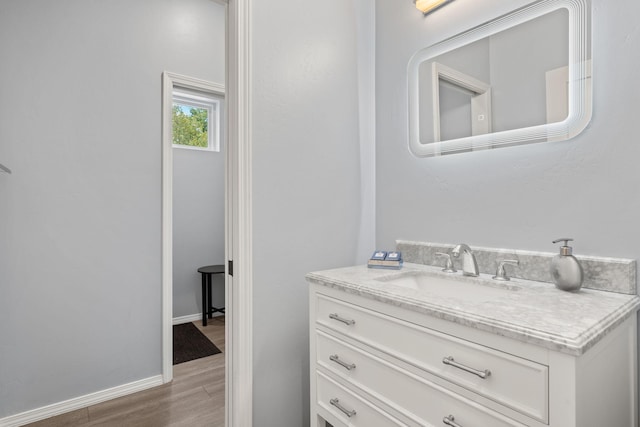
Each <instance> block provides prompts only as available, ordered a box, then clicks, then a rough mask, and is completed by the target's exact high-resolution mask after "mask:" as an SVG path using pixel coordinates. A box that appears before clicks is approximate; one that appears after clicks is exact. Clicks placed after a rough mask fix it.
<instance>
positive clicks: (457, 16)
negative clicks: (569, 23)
mask: <svg viewBox="0 0 640 427" xmlns="http://www.w3.org/2000/svg"><path fill="white" fill-rule="evenodd" d="M520 3H522V2H514V1H506V0H504V1H492V2H489V3H486V4H485V3H484V2H483V4H482V5H480V4H477V5H474V4H472V3H471V4H470V3H467V2H453V3H451V4H449V5H448V6H446V7H445V8H443V9H441V10H440V11H439V12H437V13H435V14H433V15H431V16H429V17H428V18H426V19H424V18H422V16H421V15H420V14H419V13H418V14H417V15H416V14H415V11H412V10H409V9H411V8H402V10H400V9H401V8H398V7H397V3H396V2H395V1H393V0H377V2H376V5H377V8H378V21H377V37H378V39H377V41H378V45H377V46H378V49H377V51H376V55H377V60H378V61H377V67H376V72H377V87H376V88H377V107H378V115H379V116H384V117H386V118H387V119H386V120H384V121H379V122H378V126H377V150H378V152H377V158H378V163H377V171H378V175H377V176H378V183H384V182H386V181H388V180H389V179H390V178H391V177H393V178H395V179H396V180H397V181H399V182H400V183H401V184H400V185H397V186H394V187H391V186H385V185H382V184H380V185H378V188H377V199H378V209H377V215H378V223H377V224H378V225H377V233H378V234H377V235H378V243H379V244H380V245H385V244H386V245H390V244H392V242H393V241H394V240H395V239H398V238H401V239H416V240H426V241H431V242H446V243H457V242H467V243H469V244H470V245H471V246H472V247H473V245H478V246H487V247H497V248H518V249H530V250H543V251H555V248H554V245H552V244H551V240H552V239H553V238H556V237H561V236H565V235H566V236H570V237H574V238H575V239H576V241H575V242H574V243H575V246H574V252H575V253H577V254H585V255H601V256H613V257H628V258H635V259H638V258H640V249H639V247H638V244H637V242H638V240H639V238H640V227H638V218H640V198H639V197H638V180H639V179H640V173H639V172H638V167H637V162H638V158H639V156H640V145H639V144H638V143H637V139H638V136H637V134H638V126H637V117H638V115H639V114H640V106H639V105H638V99H640V86H639V85H637V83H636V81H637V77H636V75H637V72H636V71H634V70H637V69H639V68H640V56H638V55H637V52H638V50H639V49H640V33H639V32H638V24H637V22H636V21H637V20H636V18H635V17H636V16H637V15H638V13H640V3H639V2H637V1H635V0H621V1H619V2H616V5H615V7H611V2H605V1H604V0H594V11H593V58H594V60H593V67H594V70H593V76H594V77H593V83H594V110H593V118H592V120H591V123H590V125H589V126H588V127H587V129H585V130H584V131H583V133H582V134H580V135H579V136H577V137H576V138H574V139H572V140H569V141H565V142H553V143H545V144H533V145H528V146H521V147H514V148H505V149H499V150H490V151H483V152H474V153H466V154H459V155H451V156H443V157H441V158H429V159H418V158H415V157H413V156H412V155H411V154H410V153H409V152H408V150H407V142H406V141H407V132H406V128H407V126H406V123H407V117H406V111H407V109H406V102H407V99H406V97H407V96H406V93H405V92H406V90H405V88H406V72H405V65H406V64H407V62H408V60H409V58H410V56H411V54H412V52H413V51H415V50H417V49H419V48H421V47H423V45H424V44H429V43H432V42H436V41H437V40H439V39H440V38H443V37H447V36H449V35H451V34H453V33H456V32H459V31H460V30H462V29H464V27H473V26H475V25H477V24H479V23H481V22H482V21H483V20H486V19H487V17H486V16H484V15H485V14H488V13H495V14H496V15H500V14H502V13H504V12H505V11H507V10H508V9H509V8H511V7H517V6H518V4H520ZM446 24H452V25H451V27H447V26H446ZM392 113H393V114H392ZM399 188H400V189H399Z"/></svg>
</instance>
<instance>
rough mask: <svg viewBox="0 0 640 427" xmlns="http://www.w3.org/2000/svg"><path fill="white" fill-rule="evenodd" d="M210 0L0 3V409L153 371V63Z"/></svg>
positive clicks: (191, 56) (209, 27) (181, 69)
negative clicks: (2, 169) (0, 169)
mask: <svg viewBox="0 0 640 427" xmlns="http://www.w3.org/2000/svg"><path fill="white" fill-rule="evenodd" d="M220 7H221V6H220V5H219V4H216V3H215V2H212V1H210V0H156V1H154V2H152V3H151V2H148V1H130V0H113V1H109V2H86V1H83V0H61V1H56V2H50V1H47V0H28V1H24V0H4V1H2V2H0V58H2V60H1V61H0V159H2V160H1V162H2V163H3V164H6V165H7V166H9V167H10V168H11V169H13V172H14V173H13V174H12V175H1V176H0V289H1V290H2V295H1V297H0V384H1V386H0V418H2V417H5V416H8V415H11V414H16V413H20V412H23V411H26V410H29V409H34V408H37V407H41V406H44V405H47V404H50V403H55V402H59V401H63V400H66V399H70V398H73V397H77V396H81V395H85V394H88V393H91V392H95V391H100V390H104V389H107V388H110V387H114V386H118V385H122V384H125V383H129V382H132V381H135V380H140V379H143V378H148V377H151V376H154V375H159V374H160V373H161V347H160V341H161V329H160V324H161V322H160V320H161V307H160V299H161V280H160V279H161V277H160V272H161V270H160V268H161V265H160V264H161V239H160V235H161V234H160V233H161V215H160V209H161V187H160V183H161V138H160V132H161V128H160V118H161V75H162V72H163V71H164V70H170V71H173V72H176V73H181V74H187V75H192V76H195V77H200V78H204V77H205V76H210V75H214V76H215V77H214V79H215V80H216V81H223V79H224V75H216V74H215V73H216V70H215V69H214V68H213V67H214V63H213V62H212V61H211V55H207V54H203V52H202V49H200V45H199V42H200V40H203V39H207V38H209V39H210V38H211V37H213V35H214V32H213V27H214V24H213V20H212V18H210V17H211V16H212V14H214V13H215V11H216V10H219V8H220Z"/></svg>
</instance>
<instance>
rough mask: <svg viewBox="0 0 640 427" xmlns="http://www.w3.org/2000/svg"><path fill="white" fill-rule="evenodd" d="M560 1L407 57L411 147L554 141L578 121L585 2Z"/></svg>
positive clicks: (454, 148) (586, 62) (585, 97)
mask: <svg viewBox="0 0 640 427" xmlns="http://www.w3.org/2000/svg"><path fill="white" fill-rule="evenodd" d="M562 3H564V2H563V1H561V0H558V1H544V2H540V4H538V7H530V8H526V9H524V10H520V11H516V12H514V14H513V16H511V15H507V16H506V17H501V18H498V19H497V20H496V21H492V22H490V23H488V24H485V25H484V26H481V27H478V28H476V29H473V30H471V31H470V32H468V33H465V34H462V35H460V36H458V37H454V38H453V39H450V40H447V41H445V42H443V43H440V44H438V45H435V46H432V47H429V48H427V49H424V50H422V51H420V52H418V53H417V54H416V55H415V56H414V58H412V61H411V63H410V64H409V90H410V92H409V98H410V122H411V123H410V138H411V141H410V146H411V149H412V151H413V152H414V154H416V155H419V156H429V155H438V154H446V153H447V152H460V151H470V150H475V149H485V148H496V147H497V146H500V145H514V144H521V143H529V142H542V141H551V140H562V139H567V138H570V137H572V136H574V135H575V134H577V133H579V131H581V130H582V128H584V126H586V122H588V118H589V117H590V111H591V105H590V102H591V101H590V100H591V92H590V87H591V81H590V78H591V74H590V66H591V62H590V46H588V43H586V42H585V41H588V37H586V33H585V31H584V29H585V28H587V27H586V22H585V21H584V19H583V18H584V17H585V16H586V12H584V11H585V10H586V9H572V8H567V7H560V6H562ZM578 3H579V2H578ZM581 11H582V12H581ZM576 28H579V29H580V31H577V30H576ZM576 47H577V48H578V49H576ZM587 80H588V81H587ZM445 142H446V143H445ZM449 142H451V143H449Z"/></svg>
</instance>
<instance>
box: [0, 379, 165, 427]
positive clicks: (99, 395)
mask: <svg viewBox="0 0 640 427" xmlns="http://www.w3.org/2000/svg"><path fill="white" fill-rule="evenodd" d="M159 385H162V375H156V376H153V377H149V378H145V379H143V380H139V381H134V382H131V383H128V384H123V385H119V386H117V387H113V388H109V389H106V390H102V391H97V392H95V393H91V394H87V395H84V396H80V397H75V398H73V399H69V400H65V401H62V402H58V403H53V404H51V405H47V406H43V407H41V408H36V409H32V410H30V411H26V412H22V413H20V414H16V415H10V416H8V417H5V418H1V419H0V427H20V426H23V425H25V424H29V423H33V422H36V421H41V420H44V419H46V418H51V417H55V416H56V415H61V414H65V413H67V412H71V411H75V410H77V409H82V408H86V407H88V406H92V405H96V404H98V403H102V402H106V401H107V400H111V399H115V398H118V397H122V396H126V395H129V394H132V393H136V392H138V391H142V390H146V389H149V388H152V387H156V386H159Z"/></svg>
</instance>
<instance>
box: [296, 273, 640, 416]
mask: <svg viewBox="0 0 640 427" xmlns="http://www.w3.org/2000/svg"><path fill="white" fill-rule="evenodd" d="M309 281H310V305H309V309H310V368H311V369H310V371H311V376H310V386H311V387H310V394H311V425H312V426H313V427H316V426H317V427H325V421H326V422H328V423H330V424H331V425H333V426H334V427H346V426H362V427H365V426H366V427H377V426H453V427H515V426H535V427H542V426H552V427H572V426H573V427H637V400H638V398H637V385H636V376H637V370H636V364H637V357H636V314H635V311H633V313H632V314H630V315H629V316H627V317H626V318H625V319H624V320H623V321H621V322H619V324H618V325H616V326H615V328H613V330H611V331H609V332H608V333H607V334H606V335H605V336H604V337H602V338H601V339H599V341H598V342H597V343H595V344H594V345H592V346H591V348H589V349H588V350H587V351H585V352H583V353H582V354H580V355H575V354H568V352H565V351H562V348H557V349H554V348H548V347H544V346H540V345H535V344H531V343H528V342H526V341H525V340H518V339H514V338H507V337H505V336H501V335H500V334H497V333H495V331H487V330H482V328H476V327H473V326H468V325H463V324H460V323H459V322H454V321H450V320H448V319H447V318H446V310H444V309H443V313H444V314H443V315H442V316H441V317H436V316H430V315H428V314H425V313H421V312H419V311H416V310H412V309H410V308H405V307H406V301H404V302H403V300H402V298H400V299H399V300H397V301H394V302H391V301H389V300H388V299H389V298H388V297H385V298H376V297H375V295H372V296H362V295H361V292H360V293H359V292H349V291H348V290H347V291H345V289H340V287H338V286H325V285H323V284H319V283H314V281H313V280H309ZM486 322H487V323H490V319H486ZM532 327H535V325H532Z"/></svg>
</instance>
